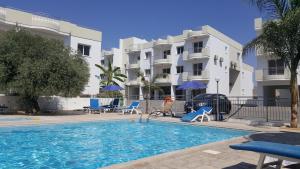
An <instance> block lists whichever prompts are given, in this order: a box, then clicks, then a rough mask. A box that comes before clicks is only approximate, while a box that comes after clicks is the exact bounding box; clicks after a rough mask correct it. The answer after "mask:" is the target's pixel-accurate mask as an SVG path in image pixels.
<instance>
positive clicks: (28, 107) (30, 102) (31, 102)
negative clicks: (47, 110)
mask: <svg viewBox="0 0 300 169" xmlns="http://www.w3.org/2000/svg"><path fill="white" fill-rule="evenodd" d="M23 103H24V106H25V111H26V113H27V114H38V113H39V112H40V106H39V103H38V97H37V96H24V97H23Z"/></svg>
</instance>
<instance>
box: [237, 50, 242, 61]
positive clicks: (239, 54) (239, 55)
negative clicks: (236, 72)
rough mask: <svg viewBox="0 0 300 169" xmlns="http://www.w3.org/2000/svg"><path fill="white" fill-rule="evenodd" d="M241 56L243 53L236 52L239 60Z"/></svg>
mask: <svg viewBox="0 0 300 169" xmlns="http://www.w3.org/2000/svg"><path fill="white" fill-rule="evenodd" d="M240 57H241V53H240V52H238V53H237V54H236V59H237V60H240Z"/></svg>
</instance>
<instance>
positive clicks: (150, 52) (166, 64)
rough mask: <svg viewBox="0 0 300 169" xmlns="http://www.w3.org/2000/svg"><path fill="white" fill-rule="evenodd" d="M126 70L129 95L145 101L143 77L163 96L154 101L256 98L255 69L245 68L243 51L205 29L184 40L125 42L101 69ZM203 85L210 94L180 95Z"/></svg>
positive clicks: (104, 57) (107, 54)
mask: <svg viewBox="0 0 300 169" xmlns="http://www.w3.org/2000/svg"><path fill="white" fill-rule="evenodd" d="M109 59H113V60H110V61H113V64H114V66H118V67H121V70H122V72H123V73H125V74H126V75H127V76H128V78H127V81H126V82H125V83H120V85H121V86H123V87H125V89H126V95H128V97H129V98H131V99H142V98H143V94H144V93H143V84H142V82H141V78H139V77H138V76H137V72H142V73H143V74H144V75H145V76H146V78H147V79H148V80H149V79H150V80H153V79H155V80H154V83H155V84H156V85H158V86H160V88H161V89H162V90H160V91H159V90H157V91H151V96H152V97H153V98H156V99H159V98H162V97H164V96H165V95H170V96H172V97H173V98H176V99H183V98H185V97H186V96H190V95H191V94H192V95H196V94H198V93H216V92H217V82H216V80H219V83H218V84H219V85H218V86H219V92H220V93H222V94H225V95H227V96H252V94H253V81H252V74H253V68H252V67H251V66H249V65H247V64H245V63H244V62H243V58H242V45H241V44H239V43H238V42H236V41H234V40H232V39H231V38H229V37H228V36H226V35H224V34H223V33H221V32H219V31H217V30H216V29H214V28H212V27H210V26H208V25H206V26H203V27H202V29H200V30H196V31H192V30H184V31H183V32H182V34H181V35H177V36H168V37H167V38H165V39H158V40H152V41H146V40H144V39H139V38H136V37H131V38H127V39H121V40H120V44H119V49H112V50H111V51H105V52H103V55H102V58H101V63H102V64H103V65H105V63H106V62H107V61H108V60H109ZM192 80H195V81H201V82H203V83H205V84H207V88H206V89H202V90H197V91H193V93H189V91H180V90H176V89H177V87H178V86H179V85H181V84H182V83H184V82H187V81H192Z"/></svg>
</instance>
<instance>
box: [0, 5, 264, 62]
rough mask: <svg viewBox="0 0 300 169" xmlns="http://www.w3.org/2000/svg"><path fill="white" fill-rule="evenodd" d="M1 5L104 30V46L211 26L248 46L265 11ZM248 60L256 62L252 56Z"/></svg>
mask: <svg viewBox="0 0 300 169" xmlns="http://www.w3.org/2000/svg"><path fill="white" fill-rule="evenodd" d="M0 5H1V6H7V7H13V8H17V9H22V10H26V11H29V12H35V13H43V14H47V15H49V16H52V17H56V18H60V19H64V20H68V21H71V22H74V23H76V24H78V25H81V26H86V27H90V28H94V29H96V30H99V31H101V32H102V33H103V48H104V49H108V48H111V47H118V40H119V39H120V38H126V37H130V36H136V37H140V38H145V39H147V40H151V39H157V38H160V37H165V36H167V35H178V34H180V33H181V32H182V30H184V29H196V28H199V27H200V26H202V25H210V26H212V27H214V28H216V29H217V30H219V31H221V32H223V33H225V34H226V35H228V36H230V37H231V38H233V39H235V40H236V41H238V42H240V43H242V44H245V43H247V42H248V41H250V40H251V39H252V38H254V37H255V31H254V26H253V22H254V18H256V17H260V16H261V14H260V13H259V12H258V11H257V9H256V8H255V7H253V6H250V5H249V3H248V2H247V0H147V1H146V0H48V1H46V0H22V1H20V0H0ZM245 62H246V63H249V64H250V65H253V66H255V65H256V63H255V62H256V61H255V57H254V56H253V55H249V56H247V57H246V58H245Z"/></svg>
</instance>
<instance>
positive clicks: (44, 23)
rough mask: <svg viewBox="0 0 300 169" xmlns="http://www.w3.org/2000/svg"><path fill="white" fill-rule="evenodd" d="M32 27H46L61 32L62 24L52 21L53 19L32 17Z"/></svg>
mask: <svg viewBox="0 0 300 169" xmlns="http://www.w3.org/2000/svg"><path fill="white" fill-rule="evenodd" d="M32 25H34V26H39V27H45V28H49V29H53V30H56V31H59V30H60V24H59V22H58V21H57V20H55V19H51V18H46V17H43V16H37V15H33V16H32Z"/></svg>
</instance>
